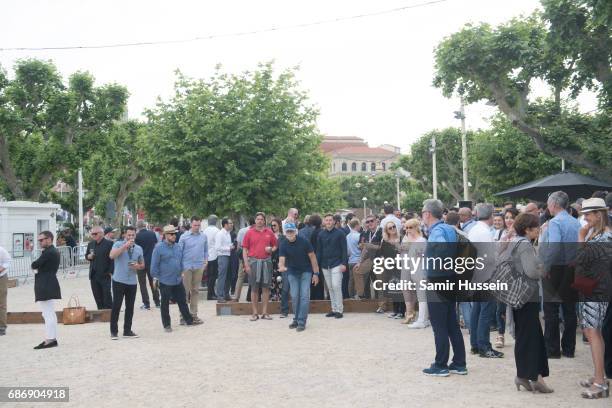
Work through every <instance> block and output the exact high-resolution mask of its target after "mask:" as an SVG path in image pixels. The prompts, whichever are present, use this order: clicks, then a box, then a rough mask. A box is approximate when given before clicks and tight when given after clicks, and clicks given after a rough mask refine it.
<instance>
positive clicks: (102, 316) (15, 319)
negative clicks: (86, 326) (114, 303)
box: [6, 309, 111, 324]
mask: <svg viewBox="0 0 612 408" xmlns="http://www.w3.org/2000/svg"><path fill="white" fill-rule="evenodd" d="M62 313H63V312H55V314H56V315H57V322H58V323H62V320H63V317H62ZM110 316H111V310H110V309H103V310H88V311H87V314H86V319H87V320H86V321H85V323H97V322H110ZM6 317H7V323H8V324H40V323H44V322H45V321H44V320H43V318H42V313H41V312H8V313H7V314H6Z"/></svg>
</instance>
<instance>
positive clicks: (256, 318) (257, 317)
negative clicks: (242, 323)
mask: <svg viewBox="0 0 612 408" xmlns="http://www.w3.org/2000/svg"><path fill="white" fill-rule="evenodd" d="M249 320H250V321H252V322H256V321H257V320H259V316H257V315H253V316H251V318H250V319H249Z"/></svg>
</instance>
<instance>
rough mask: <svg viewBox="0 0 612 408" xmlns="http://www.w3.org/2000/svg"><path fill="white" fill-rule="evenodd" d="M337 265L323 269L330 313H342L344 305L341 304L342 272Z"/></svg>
mask: <svg viewBox="0 0 612 408" xmlns="http://www.w3.org/2000/svg"><path fill="white" fill-rule="evenodd" d="M340 266H341V265H338V266H336V267H334V268H331V269H325V268H323V276H324V277H325V286H327V291H328V292H329V299H330V300H331V309H332V312H337V313H344V304H343V303H342V272H340Z"/></svg>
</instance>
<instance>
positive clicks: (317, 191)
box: [147, 64, 341, 218]
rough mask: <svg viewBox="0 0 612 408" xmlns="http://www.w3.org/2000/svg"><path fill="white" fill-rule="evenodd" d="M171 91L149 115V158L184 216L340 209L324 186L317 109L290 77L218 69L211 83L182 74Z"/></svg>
mask: <svg viewBox="0 0 612 408" xmlns="http://www.w3.org/2000/svg"><path fill="white" fill-rule="evenodd" d="M175 89H176V93H175V96H174V97H173V98H172V99H171V100H170V101H168V102H162V101H160V102H159V103H158V104H157V106H156V107H155V108H154V109H151V110H149V111H148V112H147V117H148V120H149V123H150V138H149V140H148V148H149V149H150V150H151V151H152V152H154V154H148V155H147V157H151V158H153V157H154V158H155V163H156V165H157V166H158V167H159V168H160V169H161V170H162V172H163V175H164V180H166V182H167V183H169V184H170V185H171V186H172V188H171V190H172V192H173V194H174V196H175V197H177V200H179V201H180V202H182V203H183V204H184V208H185V209H186V210H187V211H193V212H196V213H199V214H208V213H211V212H215V213H217V214H228V215H231V216H232V217H234V218H235V217H236V216H237V215H238V214H253V213H254V212H256V211H266V212H271V213H277V214H280V213H283V212H284V211H286V209H287V208H288V207H293V206H295V205H302V206H304V207H306V208H309V209H313V210H314V209H315V207H317V206H318V205H321V206H323V207H325V208H328V209H329V208H332V207H334V206H335V205H337V204H338V203H341V199H340V197H341V194H340V191H339V189H338V188H337V186H335V185H334V184H333V183H331V182H328V181H324V179H325V177H326V171H327V169H328V166H329V164H328V159H327V158H326V157H324V156H323V154H322V153H321V151H320V149H319V145H320V142H321V136H320V134H319V133H318V132H317V130H316V125H315V121H316V117H317V111H316V110H315V109H314V108H313V107H312V106H310V105H309V104H308V100H307V95H306V93H304V92H303V91H301V90H299V89H298V83H297V82H296V80H295V76H294V71H292V70H287V71H283V72H281V73H280V74H279V75H277V76H275V75H274V73H273V68H272V64H265V65H260V66H259V67H258V69H257V70H255V71H254V72H245V73H243V74H240V75H229V74H225V73H222V72H221V70H220V69H218V70H217V72H216V73H215V74H214V75H213V76H212V77H211V78H210V79H208V80H194V79H189V78H187V77H185V76H183V75H181V74H180V73H179V74H178V79H177V82H176V84H175ZM163 188H164V189H165V190H166V191H168V190H169V188H168V186H165V187H163ZM319 203H320V204H319Z"/></svg>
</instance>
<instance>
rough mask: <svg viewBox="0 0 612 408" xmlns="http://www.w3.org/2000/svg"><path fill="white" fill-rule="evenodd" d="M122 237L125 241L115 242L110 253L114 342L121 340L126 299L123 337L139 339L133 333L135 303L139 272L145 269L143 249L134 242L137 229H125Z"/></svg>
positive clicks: (112, 332)
mask: <svg viewBox="0 0 612 408" xmlns="http://www.w3.org/2000/svg"><path fill="white" fill-rule="evenodd" d="M122 235H123V237H124V239H123V240H119V241H117V242H115V243H114V244H113V249H111V251H110V258H111V259H112V260H114V261H115V271H114V273H113V277H112V280H113V309H112V312H111V321H110V331H111V339H112V340H117V339H118V338H119V336H118V328H117V323H118V321H119V313H120V312H121V306H122V304H123V298H124V297H125V316H124V318H123V337H126V338H137V337H138V335H137V334H136V333H134V332H133V331H132V317H133V316H134V302H135V301H136V291H137V289H138V277H137V273H138V272H137V271H141V270H143V269H144V267H145V263H144V256H143V251H142V248H141V247H140V245H136V243H135V242H134V241H135V239H136V228H134V227H125V228H124V229H123V234H122Z"/></svg>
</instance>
